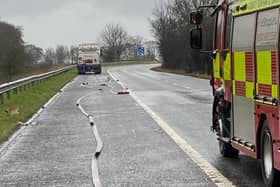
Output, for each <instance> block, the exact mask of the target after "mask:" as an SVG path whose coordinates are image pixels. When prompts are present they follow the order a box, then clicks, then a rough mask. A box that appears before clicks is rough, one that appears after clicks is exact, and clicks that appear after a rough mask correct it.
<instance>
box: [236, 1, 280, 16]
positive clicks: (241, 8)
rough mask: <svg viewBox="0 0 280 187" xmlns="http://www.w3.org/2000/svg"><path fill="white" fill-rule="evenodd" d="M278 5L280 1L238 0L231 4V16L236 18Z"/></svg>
mask: <svg viewBox="0 0 280 187" xmlns="http://www.w3.org/2000/svg"><path fill="white" fill-rule="evenodd" d="M279 5H280V0H240V1H236V2H234V3H233V9H232V14H233V15H234V16H236V15H240V14H245V13H249V12H254V11H257V10H261V9H265V8H269V7H274V6H279Z"/></svg>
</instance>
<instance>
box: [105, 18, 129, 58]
mask: <svg viewBox="0 0 280 187" xmlns="http://www.w3.org/2000/svg"><path fill="white" fill-rule="evenodd" d="M101 42H102V44H103V46H104V51H103V55H104V56H103V58H104V60H105V61H119V60H120V56H121V54H122V52H123V51H124V50H125V48H126V45H127V32H126V31H125V30H124V28H123V27H122V26H121V25H120V24H114V23H113V24H108V25H106V26H105V28H104V30H103V31H102V33H101Z"/></svg>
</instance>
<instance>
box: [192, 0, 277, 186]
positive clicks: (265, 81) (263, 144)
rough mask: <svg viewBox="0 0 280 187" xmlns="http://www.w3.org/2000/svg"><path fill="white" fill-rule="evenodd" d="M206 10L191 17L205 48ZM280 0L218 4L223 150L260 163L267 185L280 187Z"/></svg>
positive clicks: (216, 57) (195, 38)
mask: <svg viewBox="0 0 280 187" xmlns="http://www.w3.org/2000/svg"><path fill="white" fill-rule="evenodd" d="M205 7H212V6H201V7H198V8H197V10H196V11H194V12H192V13H191V15H190V18H191V19H190V21H191V23H192V24H194V25H196V27H195V28H194V29H192V30H191V32H190V35H191V47H192V48H194V49H201V48H202V28H201V27H200V24H201V22H202V19H203V16H202V15H203V13H202V10H203V8H205ZM279 7H280V0H239V1H230V0H220V1H219V2H218V4H217V5H215V6H213V12H212V15H213V16H215V24H214V35H213V54H212V57H213V73H212V80H211V83H212V87H213V95H214V101H213V114H212V115H213V124H212V129H213V131H214V132H215V133H216V134H217V136H218V140H219V147H220V152H221V154H222V155H223V156H225V157H237V156H238V154H239V151H241V152H243V153H245V154H247V155H249V156H250V157H253V158H255V159H260V161H261V170H262V175H263V179H264V182H265V184H266V185H267V186H280V182H279V181H280V174H279V170H280V128H279V127H280V123H279V111H280V110H279V81H280V78H279V77H280V76H279V68H280V66H279V25H280V24H279V17H280V14H279V12H280V11H279V10H280V9H279Z"/></svg>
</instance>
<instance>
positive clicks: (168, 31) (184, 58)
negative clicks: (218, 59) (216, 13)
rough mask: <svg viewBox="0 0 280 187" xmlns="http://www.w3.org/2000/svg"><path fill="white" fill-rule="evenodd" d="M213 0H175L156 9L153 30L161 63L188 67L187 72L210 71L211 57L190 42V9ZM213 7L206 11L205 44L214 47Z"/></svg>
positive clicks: (174, 67)
mask: <svg viewBox="0 0 280 187" xmlns="http://www.w3.org/2000/svg"><path fill="white" fill-rule="evenodd" d="M212 1H214V0H199V1H195V0H193V1H188V0H174V1H169V2H168V3H163V4H162V5H161V6H159V7H157V8H156V9H155V10H154V12H153V17H152V18H151V19H150V23H151V26H152V32H153V35H154V36H155V38H156V40H157V42H158V44H159V52H160V55H161V58H162V60H163V61H162V66H163V67H165V68H171V69H185V71H187V72H202V73H209V71H210V61H211V59H210V58H209V57H208V55H205V54H201V53H198V52H197V51H194V50H192V49H191V48H190V46H189V43H190V42H189V30H190V29H191V28H193V25H191V24H190V22H189V14H190V12H191V11H192V10H193V9H194V8H195V7H197V6H198V5H200V4H211V3H212ZM209 12H210V11H204V14H205V16H204V22H203V25H202V27H203V29H204V31H205V32H204V36H203V40H204V44H205V45H204V48H205V49H209V50H210V49H211V44H212V39H211V38H212V25H213V19H212V18H210V16H209Z"/></svg>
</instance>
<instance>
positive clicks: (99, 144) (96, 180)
mask: <svg viewBox="0 0 280 187" xmlns="http://www.w3.org/2000/svg"><path fill="white" fill-rule="evenodd" d="M94 93H101V92H96V91H95V92H94ZM91 94H93V93H91ZM91 94H88V95H86V96H83V97H81V98H80V99H78V100H77V103H76V105H77V106H78V108H79V109H80V110H81V112H82V113H83V114H84V115H85V116H86V117H87V118H88V121H89V124H90V125H91V129H92V133H93V135H94V137H95V140H96V144H97V146H96V149H95V153H94V155H93V157H92V164H91V172H92V182H93V185H94V186H95V187H101V182H100V178H99V172H98V163H97V160H98V157H99V156H100V154H101V152H102V149H103V142H102V140H101V138H100V136H99V133H98V130H97V127H96V125H95V123H94V120H93V116H92V115H90V114H88V113H87V112H86V111H85V109H84V108H83V107H82V105H81V104H80V103H81V101H82V100H83V99H85V98H87V97H89V96H90V95H91Z"/></svg>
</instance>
